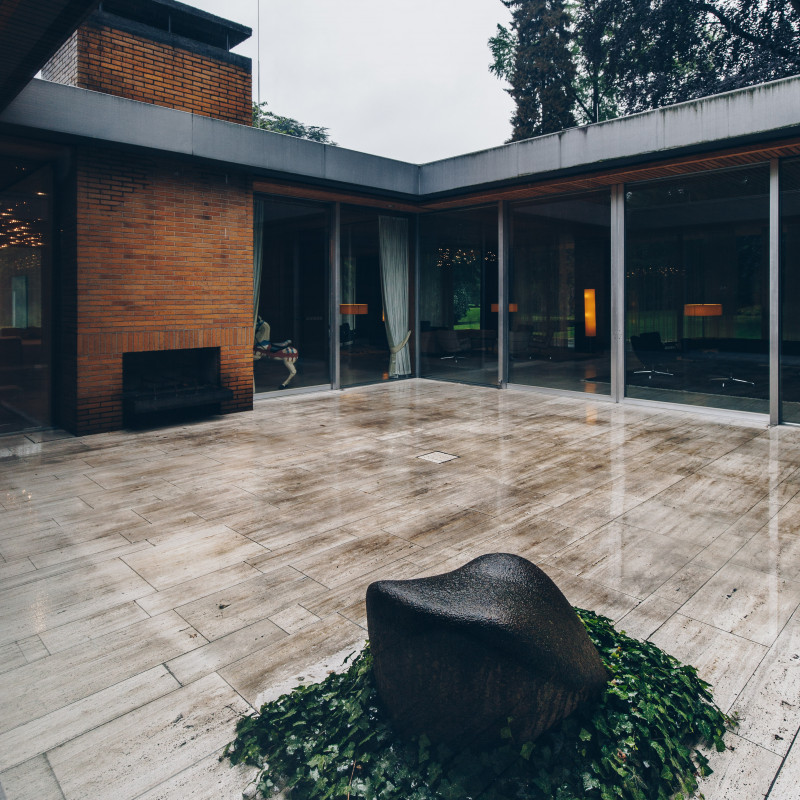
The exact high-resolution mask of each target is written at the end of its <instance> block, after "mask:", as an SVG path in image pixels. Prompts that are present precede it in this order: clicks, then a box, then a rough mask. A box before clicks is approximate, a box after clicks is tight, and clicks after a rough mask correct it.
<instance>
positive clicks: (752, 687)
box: [732, 613, 800, 756]
mask: <svg viewBox="0 0 800 800" xmlns="http://www.w3.org/2000/svg"><path fill="white" fill-rule="evenodd" d="M732 710H733V712H735V713H736V714H738V716H739V727H738V729H737V731H736V732H737V733H738V734H739V735H740V736H743V737H744V738H745V739H748V740H750V741H751V742H754V743H755V744H758V745H760V746H761V747H764V748H766V749H767V750H771V751H772V752H774V753H777V754H778V755H781V756H783V755H785V754H786V751H787V750H788V749H789V746H790V745H791V744H792V740H793V739H794V737H795V735H796V734H797V731H798V730H800V614H797V613H795V615H794V616H793V617H792V619H791V620H789V623H788V624H787V625H786V627H785V628H784V629H783V631H781V634H780V636H778V638H777V639H776V640H775V643H774V644H773V645H772V647H770V649H769V650H768V651H767V653H766V654H765V656H764V659H763V660H762V661H761V663H760V664H759V666H758V669H756V671H755V672H754V673H753V675H752V677H751V678H750V680H749V681H748V682H747V685H746V686H745V688H744V690H743V691H742V693H741V694H740V695H739V697H738V699H737V700H736V703H734V705H733V709H732Z"/></svg>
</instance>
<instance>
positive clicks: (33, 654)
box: [17, 634, 50, 664]
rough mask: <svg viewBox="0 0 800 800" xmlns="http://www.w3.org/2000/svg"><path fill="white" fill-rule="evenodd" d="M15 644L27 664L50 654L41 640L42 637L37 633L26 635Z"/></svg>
mask: <svg viewBox="0 0 800 800" xmlns="http://www.w3.org/2000/svg"><path fill="white" fill-rule="evenodd" d="M17 644H18V645H19V649H20V650H21V651H22V654H23V655H24V656H25V660H26V661H27V662H28V664H33V662H34V661H38V660H39V659H40V658H44V657H45V656H48V655H50V652H49V650H48V649H47V647H46V646H45V644H44V642H43V641H42V637H41V636H39V635H38V634H34V635H33V636H28V637H27V638H26V639H20V640H19V641H18V642H17Z"/></svg>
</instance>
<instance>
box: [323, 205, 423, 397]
mask: <svg viewBox="0 0 800 800" xmlns="http://www.w3.org/2000/svg"><path fill="white" fill-rule="evenodd" d="M341 226H342V227H341V287H342V288H341V305H340V307H339V359H340V361H339V363H340V380H341V385H342V386H354V385H357V384H362V383H373V382H375V381H381V380H389V379H396V378H406V377H409V376H410V375H411V374H412V367H413V365H412V359H411V350H412V347H413V338H412V337H411V336H410V332H411V328H412V323H411V315H410V297H411V280H412V275H413V270H412V264H411V260H410V257H411V246H410V243H411V235H412V232H413V231H412V229H411V223H410V221H409V220H408V219H406V218H405V217H398V216H396V215H390V214H387V213H386V212H381V211H377V210H375V209H370V208H358V207H354V206H343V207H342V216H341ZM403 342H405V345H404V344H403ZM392 351H394V352H392Z"/></svg>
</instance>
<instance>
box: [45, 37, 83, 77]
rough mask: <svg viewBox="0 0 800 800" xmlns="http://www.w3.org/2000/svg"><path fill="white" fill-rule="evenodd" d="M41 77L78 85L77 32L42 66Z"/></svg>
mask: <svg viewBox="0 0 800 800" xmlns="http://www.w3.org/2000/svg"><path fill="white" fill-rule="evenodd" d="M42 77H43V78H44V79H45V80H46V81H53V82H54V83H64V84H66V85H67V86H77V85H78V32H77V31H73V32H72V35H71V36H70V37H69V39H67V41H66V42H64V44H63V45H62V46H61V47H60V48H59V50H58V51H57V52H56V54H55V55H54V56H53V57H52V58H51V59H50V60H49V61H48V62H47V63H46V64H45V65H44V66H43V67H42Z"/></svg>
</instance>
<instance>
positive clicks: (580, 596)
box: [539, 561, 639, 622]
mask: <svg viewBox="0 0 800 800" xmlns="http://www.w3.org/2000/svg"><path fill="white" fill-rule="evenodd" d="M539 566H540V567H541V568H542V569H543V570H544V571H545V572H546V573H547V574H548V575H549V576H550V577H551V578H552V579H553V581H554V583H555V584H556V586H558V588H559V589H560V590H561V591H562V592H563V593H564V595H565V596H566V598H567V600H569V602H570V603H571V604H572V605H573V606H577V607H578V608H585V609H587V610H588V611H594V612H596V613H597V614H600V615H601V616H604V617H608V618H609V619H611V620H613V621H615V622H616V621H618V620H620V619H622V617H624V616H625V615H626V614H627V613H628V612H629V611H630V610H631V609H632V608H634V607H635V606H636V605H638V603H639V600H638V599H637V598H636V597H632V596H631V595H629V594H624V593H623V592H618V591H615V590H614V589H610V588H608V587H607V586H603V585H602V584H599V583H597V582H596V581H589V580H585V579H584V578H579V577H576V576H575V575H571V574H570V573H568V572H564V571H563V570H560V569H558V568H556V567H554V566H552V564H548V563H547V562H546V561H545V562H543V563H541V564H539Z"/></svg>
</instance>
